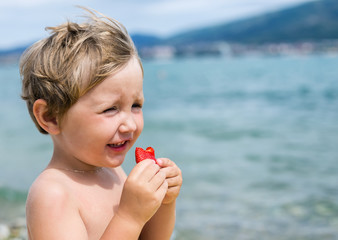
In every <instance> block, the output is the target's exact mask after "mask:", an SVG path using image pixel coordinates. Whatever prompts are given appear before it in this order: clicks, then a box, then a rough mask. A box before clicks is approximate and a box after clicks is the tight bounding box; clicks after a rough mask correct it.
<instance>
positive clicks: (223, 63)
mask: <svg viewBox="0 0 338 240" xmlns="http://www.w3.org/2000/svg"><path fill="white" fill-rule="evenodd" d="M337 66H338V57H337V56H327V55H326V56H287V57H238V58H190V59H171V60H156V61H155V60H153V61H144V72H145V78H144V94H145V99H146V101H145V105H144V109H143V110H144V118H145V127H144V131H143V133H142V135H141V137H140V138H139V140H138V141H137V143H136V145H137V146H141V147H147V146H150V145H151V146H153V147H154V148H155V149H156V155H157V156H158V157H160V156H162V157H169V158H171V159H172V160H174V161H175V162H176V163H177V165H179V166H180V168H181V169H182V172H183V177H184V182H183V187H182V190H181V194H180V196H179V198H178V202H177V224H176V230H175V236H176V238H175V239H178V240H190V239H191V240H192V239H193V240H200V239H208V240H216V239H217V240H218V239H236V240H240V239H245V240H247V239H250V240H251V239H252V240H256V239H260V240H264V239H274V240H294V239H304V240H305V239H306V240H310V239H321V240H325V239H330V240H331V239H338V68H337ZM0 84H1V86H0V107H1V108H0V109H1V111H0V166H1V172H0V223H1V222H5V223H6V222H11V221H14V220H15V219H16V218H22V217H24V204H25V199H26V194H27V191H28V189H29V186H30V184H31V183H32V181H33V180H34V178H35V177H36V176H37V175H38V174H39V172H41V171H42V170H43V168H44V167H45V166H46V164H47V163H48V160H49V159H50V156H51V153H52V143H51V140H50V139H49V137H48V136H44V135H41V134H39V133H38V131H37V130H36V129H35V127H34V124H33V123H32V121H31V120H30V118H29V115H28V112H27V110H26V106H25V103H24V102H23V101H22V100H21V99H20V91H21V85H20V77H19V73H18V66H17V65H16V64H13V65H8V64H7V65H2V66H0ZM133 158H134V157H133V150H131V152H130V153H128V155H127V157H126V160H125V163H124V164H123V166H124V168H125V169H126V171H127V172H129V171H130V170H131V169H132V167H133V166H134V159H133Z"/></svg>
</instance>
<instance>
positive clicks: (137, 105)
mask: <svg viewBox="0 0 338 240" xmlns="http://www.w3.org/2000/svg"><path fill="white" fill-rule="evenodd" d="M132 108H142V104H139V103H134V104H133V106H132Z"/></svg>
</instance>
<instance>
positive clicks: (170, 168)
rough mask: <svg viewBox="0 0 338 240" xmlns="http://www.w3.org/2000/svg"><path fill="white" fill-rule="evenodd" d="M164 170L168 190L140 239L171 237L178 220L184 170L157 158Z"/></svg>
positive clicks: (163, 239)
mask: <svg viewBox="0 0 338 240" xmlns="http://www.w3.org/2000/svg"><path fill="white" fill-rule="evenodd" d="M157 162H158V164H159V165H160V167H162V168H161V170H160V171H162V172H164V173H165V174H166V181H167V183H168V191H167V193H166V196H165V198H164V199H163V201H162V205H161V207H160V208H159V209H158V210H157V212H156V214H155V215H154V216H153V217H152V218H151V219H150V220H149V221H148V222H147V223H146V225H145V226H144V228H143V230H142V233H141V236H140V240H158V239H161V240H166V239H168V240H169V239H170V237H171V235H172V233H173V230H174V227H175V220H176V198H177V196H178V194H179V192H180V189H181V186H182V172H181V170H180V169H179V168H178V167H177V165H176V164H175V163H174V162H173V161H171V160H169V159H167V158H159V159H157Z"/></svg>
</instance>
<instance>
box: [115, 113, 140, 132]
mask: <svg viewBox="0 0 338 240" xmlns="http://www.w3.org/2000/svg"><path fill="white" fill-rule="evenodd" d="M136 129H137V125H136V121H135V119H134V116H133V114H132V113H125V114H123V117H122V120H121V124H120V127H119V130H120V132H122V133H128V132H134V131H135V130H136Z"/></svg>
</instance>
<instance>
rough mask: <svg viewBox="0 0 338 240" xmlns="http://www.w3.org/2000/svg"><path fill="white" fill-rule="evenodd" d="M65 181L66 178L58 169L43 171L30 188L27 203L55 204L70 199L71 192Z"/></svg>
mask: <svg viewBox="0 0 338 240" xmlns="http://www.w3.org/2000/svg"><path fill="white" fill-rule="evenodd" d="M65 182H66V180H65V178H64V177H63V176H62V174H60V173H58V172H57V171H53V170H46V171H44V172H42V173H41V174H40V175H39V177H38V178H37V179H36V180H35V181H34V183H33V184H32V186H31V188H30V190H29V194H28V199H27V205H28V206H30V205H31V204H34V205H35V204H37V205H39V206H40V207H41V206H43V205H41V204H47V205H50V204H52V203H53V205H54V204H55V203H56V202H59V203H60V202H61V203H62V202H64V201H68V200H69V198H70V192H69V189H67V184H66V183H65ZM54 206H55V205H54Z"/></svg>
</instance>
